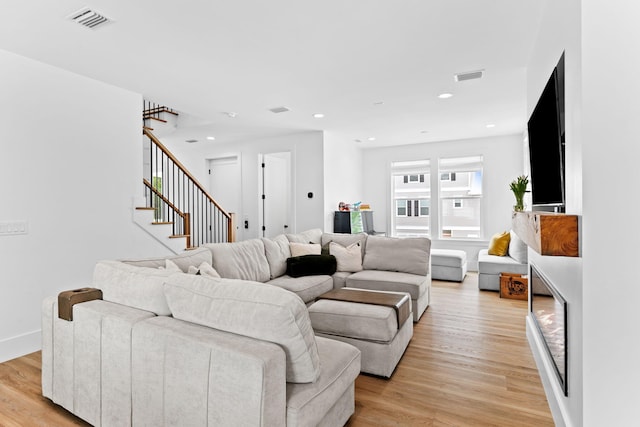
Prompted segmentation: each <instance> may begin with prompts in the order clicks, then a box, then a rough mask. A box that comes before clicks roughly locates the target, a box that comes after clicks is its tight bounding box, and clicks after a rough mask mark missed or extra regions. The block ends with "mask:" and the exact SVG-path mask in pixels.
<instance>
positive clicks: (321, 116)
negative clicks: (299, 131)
mask: <svg viewBox="0 0 640 427" xmlns="http://www.w3.org/2000/svg"><path fill="white" fill-rule="evenodd" d="M313 117H315V118H316V119H321V118H323V117H324V114H322V113H315V114H314V115H313Z"/></svg>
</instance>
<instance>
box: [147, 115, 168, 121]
mask: <svg viewBox="0 0 640 427" xmlns="http://www.w3.org/2000/svg"><path fill="white" fill-rule="evenodd" d="M143 119H144V120H148V119H151V120H157V121H159V122H162V123H167V121H166V120H164V119H159V118H157V117H153V116H148V117H143Z"/></svg>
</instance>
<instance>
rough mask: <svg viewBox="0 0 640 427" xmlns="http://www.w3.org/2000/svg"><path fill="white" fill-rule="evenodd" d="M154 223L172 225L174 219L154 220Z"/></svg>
mask: <svg viewBox="0 0 640 427" xmlns="http://www.w3.org/2000/svg"><path fill="white" fill-rule="evenodd" d="M151 224H152V225H171V224H173V221H154V222H152V223H151Z"/></svg>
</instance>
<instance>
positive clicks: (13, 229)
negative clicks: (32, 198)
mask: <svg viewBox="0 0 640 427" xmlns="http://www.w3.org/2000/svg"><path fill="white" fill-rule="evenodd" d="M27 233H28V227H27V221H1V222H0V236H11V235H16V234H27Z"/></svg>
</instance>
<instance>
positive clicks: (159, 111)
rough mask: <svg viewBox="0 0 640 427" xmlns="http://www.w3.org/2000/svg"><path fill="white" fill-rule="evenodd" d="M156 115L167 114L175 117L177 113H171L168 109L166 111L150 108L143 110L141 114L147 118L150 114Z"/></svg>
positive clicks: (160, 108) (163, 108) (161, 108)
mask: <svg viewBox="0 0 640 427" xmlns="http://www.w3.org/2000/svg"><path fill="white" fill-rule="evenodd" d="M158 113H169V114H173V115H174V116H177V115H178V113H176V112H175V111H172V110H170V109H168V108H167V107H157V108H150V109H148V110H144V111H143V112H142V115H143V116H149V115H151V114H158Z"/></svg>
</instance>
